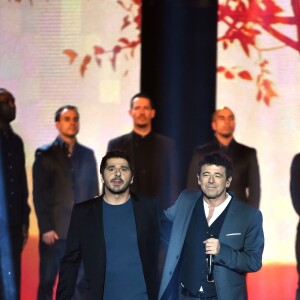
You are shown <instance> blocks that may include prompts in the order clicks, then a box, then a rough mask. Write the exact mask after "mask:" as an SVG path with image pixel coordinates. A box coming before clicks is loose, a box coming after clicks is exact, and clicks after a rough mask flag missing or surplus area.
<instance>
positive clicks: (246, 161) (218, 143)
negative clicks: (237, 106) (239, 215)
mask: <svg viewBox="0 0 300 300" xmlns="http://www.w3.org/2000/svg"><path fill="white" fill-rule="evenodd" d="M211 125H212V129H213V131H214V133H215V140H214V141H212V142H210V143H208V144H205V145H202V146H198V147H196V149H195V151H194V155H193V158H192V160H191V163H190V167H189V172H188V182H187V187H188V188H189V189H196V188H197V187H198V184H197V178H196V177H195V174H196V172H197V167H198V163H199V161H200V160H201V158H202V156H203V155H205V154H207V153H210V152H213V151H222V152H223V153H225V154H226V155H227V156H228V157H229V158H230V159H231V161H232V163H233V181H232V183H231V184H230V190H231V191H232V192H233V193H234V195H235V196H236V197H237V198H238V199H239V200H240V201H242V202H245V203H248V204H250V205H251V206H253V207H255V208H259V202H260V176H259V167H258V162H257V157H256V150H255V149H254V148H250V147H247V146H245V145H242V144H240V143H237V142H236V141H235V139H234V137H233V133H234V129H235V117H234V114H233V112H232V110H231V109H229V108H228V107H224V108H221V109H218V110H216V111H215V113H214V114H213V116H212V124H211Z"/></svg>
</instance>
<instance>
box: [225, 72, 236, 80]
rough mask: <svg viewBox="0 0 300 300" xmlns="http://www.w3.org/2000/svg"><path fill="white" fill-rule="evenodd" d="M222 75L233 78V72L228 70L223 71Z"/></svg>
mask: <svg viewBox="0 0 300 300" xmlns="http://www.w3.org/2000/svg"><path fill="white" fill-rule="evenodd" d="M224 76H225V77H226V78H227V79H233V78H234V75H233V73H232V72H230V71H228V70H227V71H225V73H224Z"/></svg>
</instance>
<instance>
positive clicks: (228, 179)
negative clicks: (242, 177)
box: [226, 177, 232, 188]
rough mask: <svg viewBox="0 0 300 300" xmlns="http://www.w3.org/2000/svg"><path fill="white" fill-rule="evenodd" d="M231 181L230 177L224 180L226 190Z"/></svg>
mask: <svg viewBox="0 0 300 300" xmlns="http://www.w3.org/2000/svg"><path fill="white" fill-rule="evenodd" d="M231 181H232V177H228V178H227V179H226V187H227V188H228V187H229V186H230V183H231Z"/></svg>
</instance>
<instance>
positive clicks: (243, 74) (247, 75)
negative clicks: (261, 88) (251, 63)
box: [238, 70, 253, 80]
mask: <svg viewBox="0 0 300 300" xmlns="http://www.w3.org/2000/svg"><path fill="white" fill-rule="evenodd" d="M238 75H239V76H240V77H241V78H242V79H245V80H253V78H252V76H251V74H250V73H249V72H248V71H246V70H245V71H241V72H239V73H238Z"/></svg>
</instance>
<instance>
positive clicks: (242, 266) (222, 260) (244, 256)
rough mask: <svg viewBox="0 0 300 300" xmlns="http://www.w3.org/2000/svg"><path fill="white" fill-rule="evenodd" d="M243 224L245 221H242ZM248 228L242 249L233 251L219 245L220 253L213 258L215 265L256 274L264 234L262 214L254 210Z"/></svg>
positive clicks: (227, 246) (259, 263) (259, 266)
mask: <svg viewBox="0 0 300 300" xmlns="http://www.w3.org/2000/svg"><path fill="white" fill-rule="evenodd" d="M243 221H244V222H245V220H243ZM249 222H250V223H249V226H248V228H247V232H246V235H245V240H244V247H243V248H242V249H241V250H235V249H233V248H232V247H230V246H229V245H226V244H223V243H221V248H220V252H219V253H218V255H216V257H215V263H216V264H218V265H221V266H224V267H226V268H228V269H231V270H233V271H236V272H242V273H245V272H256V271H258V270H259V269H260V268H261V266H262V253H263V249H264V233H263V228H262V214H261V212H260V211H258V210H256V211H255V212H254V213H253V214H252V215H251V216H250V217H249Z"/></svg>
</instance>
